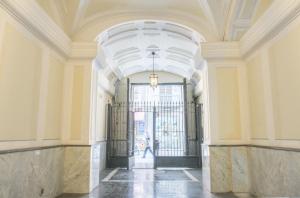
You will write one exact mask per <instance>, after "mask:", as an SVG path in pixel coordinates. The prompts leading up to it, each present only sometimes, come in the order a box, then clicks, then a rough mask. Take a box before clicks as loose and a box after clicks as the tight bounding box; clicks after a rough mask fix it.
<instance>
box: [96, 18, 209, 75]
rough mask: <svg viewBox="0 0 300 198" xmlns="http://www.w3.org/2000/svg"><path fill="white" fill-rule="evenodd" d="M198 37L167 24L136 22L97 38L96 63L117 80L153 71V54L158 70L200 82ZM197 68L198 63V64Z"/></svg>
mask: <svg viewBox="0 0 300 198" xmlns="http://www.w3.org/2000/svg"><path fill="white" fill-rule="evenodd" d="M204 41H205V39H204V38H203V36H202V35H200V34H199V33H197V32H195V31H193V30H191V29H189V28H187V27H184V26H182V25H178V24H174V23H170V22H166V21H153V20H151V21H149V20H147V21H133V22H129V23H125V24H120V25H117V26H115V27H112V28H110V29H108V30H106V31H104V32H103V33H101V34H100V35H99V36H98V43H99V44H98V53H97V57H96V63H97V64H99V66H100V67H102V68H104V69H106V70H107V68H108V69H109V70H111V71H112V72H113V73H114V74H116V76H118V78H122V77H125V76H128V75H131V74H133V73H138V72H143V71H151V70H152V66H153V62H152V61H153V60H152V58H153V57H152V55H151V53H152V52H153V51H154V52H155V53H156V56H155V61H154V62H155V65H154V67H155V70H156V71H166V72H170V73H174V74H177V75H180V76H183V77H186V78H188V79H190V78H192V77H193V78H195V77H196V78H197V75H196V76H195V73H197V72H196V68H195V61H194V57H195V55H196V54H197V57H198V60H199V56H200V54H201V53H200V52H201V49H200V47H201V45H200V43H201V42H204ZM197 64H198V63H197Z"/></svg>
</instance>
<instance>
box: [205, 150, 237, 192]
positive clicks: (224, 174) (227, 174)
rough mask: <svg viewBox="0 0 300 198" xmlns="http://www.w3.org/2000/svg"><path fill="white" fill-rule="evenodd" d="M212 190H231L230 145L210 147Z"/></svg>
mask: <svg viewBox="0 0 300 198" xmlns="http://www.w3.org/2000/svg"><path fill="white" fill-rule="evenodd" d="M209 154H210V156H209V158H210V179H211V192H215V193H217V192H218V193H221V192H230V191H231V190H232V184H231V157H230V147H218V146H217V147H209Z"/></svg>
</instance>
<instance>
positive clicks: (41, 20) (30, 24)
mask: <svg viewBox="0 0 300 198" xmlns="http://www.w3.org/2000/svg"><path fill="white" fill-rule="evenodd" d="M0 6H1V7H2V8H3V9H5V10H6V11H7V12H8V13H9V14H10V15H11V16H13V17H14V18H15V19H16V20H17V21H19V22H20V23H22V24H23V25H24V26H25V27H26V28H27V29H28V30H29V31H31V32H32V33H33V34H35V35H36V36H37V37H39V38H40V39H41V40H44V41H46V42H47V43H49V44H50V45H51V46H53V47H54V48H55V49H56V50H57V51H58V52H60V53H61V54H62V55H63V56H65V57H67V56H68V55H69V53H70V51H71V40H70V38H69V37H68V36H67V35H66V34H65V33H64V32H63V30H61V28H60V27H59V26H58V25H57V24H56V23H55V22H54V21H53V20H52V19H51V18H50V17H49V16H48V15H47V14H46V13H45V11H44V10H42V8H40V6H39V5H38V4H37V3H36V2H35V1H34V0H26V1H23V0H22V1H20V0H2V1H0Z"/></svg>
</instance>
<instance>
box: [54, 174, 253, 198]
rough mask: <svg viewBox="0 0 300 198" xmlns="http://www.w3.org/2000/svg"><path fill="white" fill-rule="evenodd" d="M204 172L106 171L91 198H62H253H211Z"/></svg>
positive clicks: (223, 197)
mask: <svg viewBox="0 0 300 198" xmlns="http://www.w3.org/2000/svg"><path fill="white" fill-rule="evenodd" d="M203 182H205V180H204V179H203V178H202V173H201V170H200V169H158V170H154V169H133V170H130V171H127V170H126V169H113V170H105V171H103V173H102V175H101V183H100V185H99V186H98V187H97V188H96V189H95V190H94V191H93V192H91V193H90V194H85V195H74V194H65V195H62V196H60V197H59V198H104V197H107V198H118V197H122V198H140V197H141V198H152V197H156V198H231V197H232V198H235V197H239V198H240V197H241V198H249V197H250V196H247V195H243V194H240V195H234V194H231V193H226V194H211V193H209V191H208V190H207V189H206V188H205V183H203Z"/></svg>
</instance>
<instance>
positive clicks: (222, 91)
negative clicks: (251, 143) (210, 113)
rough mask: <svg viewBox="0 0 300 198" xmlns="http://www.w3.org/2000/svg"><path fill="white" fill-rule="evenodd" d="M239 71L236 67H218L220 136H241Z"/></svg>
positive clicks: (223, 137) (224, 138)
mask: <svg viewBox="0 0 300 198" xmlns="http://www.w3.org/2000/svg"><path fill="white" fill-rule="evenodd" d="M238 75H239V74H238V71H237V68H236V67H217V68H216V90H217V107H218V109H217V112H218V115H217V116H218V138H219V139H220V140H238V139H240V138H241V123H240V107H239V105H240V102H239V88H238V87H239V85H238Z"/></svg>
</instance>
